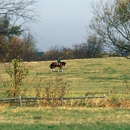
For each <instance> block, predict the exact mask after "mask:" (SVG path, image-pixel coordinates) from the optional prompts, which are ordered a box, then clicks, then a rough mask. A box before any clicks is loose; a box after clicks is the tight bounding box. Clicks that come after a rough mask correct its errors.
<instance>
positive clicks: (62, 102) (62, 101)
mask: <svg viewBox="0 0 130 130" xmlns="http://www.w3.org/2000/svg"><path fill="white" fill-rule="evenodd" d="M63 105H64V100H63V97H61V106H63Z"/></svg>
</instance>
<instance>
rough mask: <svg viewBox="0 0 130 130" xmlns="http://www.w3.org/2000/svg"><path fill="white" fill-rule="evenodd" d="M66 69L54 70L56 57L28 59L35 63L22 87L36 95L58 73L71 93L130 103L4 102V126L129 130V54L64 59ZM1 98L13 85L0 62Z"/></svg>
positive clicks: (0, 113)
mask: <svg viewBox="0 0 130 130" xmlns="http://www.w3.org/2000/svg"><path fill="white" fill-rule="evenodd" d="M64 61H65V62H66V63H67V66H66V67H65V68H64V71H63V72H57V70H58V68H57V69H56V71H55V72H51V71H50V68H49V65H50V64H51V62H52V61H41V62H26V63H24V64H26V65H27V66H32V67H33V68H32V70H30V73H29V76H28V78H27V79H25V81H24V84H23V86H20V87H21V90H22V89H25V88H27V91H26V93H25V94H23V96H25V97H35V96H36V94H35V91H36V88H37V87H41V88H45V87H46V86H48V83H52V85H53V82H55V79H56V78H57V77H59V78H61V79H62V80H63V81H64V82H66V83H67V84H68V90H69V93H67V95H66V96H67V97H73V96H85V95H86V93H89V94H94V95H103V94H105V95H106V97H107V99H111V101H113V102H115V103H116V101H117V100H123V101H126V102H124V103H125V104H126V105H128V107H120V108H118V107H87V106H86V107H81V106H76V107H68V106H63V107H50V108H49V107H22V108H19V107H15V106H12V107H8V105H7V106H6V105H5V106H3V105H1V106H0V129H1V130H25V129H26V130H36V129H37V130H86V129H87V130H97V129H98V130H99V129H102V130H129V129H130V124H129V121H130V108H129V107H130V87H129V86H130V83H129V80H130V69H129V66H130V61H129V60H128V59H125V58H120V57H118V58H116V57H114V58H96V59H95V58H93V59H75V60H64ZM0 79H1V82H0V98H2V97H5V92H6V90H8V89H9V87H4V86H3V81H6V80H7V79H9V76H8V75H7V74H6V72H5V65H3V64H0Z"/></svg>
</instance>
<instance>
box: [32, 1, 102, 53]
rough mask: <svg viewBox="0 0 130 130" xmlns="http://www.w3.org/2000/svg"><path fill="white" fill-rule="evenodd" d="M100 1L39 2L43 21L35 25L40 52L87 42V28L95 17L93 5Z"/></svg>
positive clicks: (39, 13) (38, 5) (39, 10)
mask: <svg viewBox="0 0 130 130" xmlns="http://www.w3.org/2000/svg"><path fill="white" fill-rule="evenodd" d="M92 1H93V2H98V1H99V2H100V0H39V2H38V3H37V8H38V15H39V16H40V18H41V20H40V21H39V22H38V24H37V25H33V29H34V32H35V33H36V35H37V39H38V43H37V47H38V48H39V50H40V51H46V50H49V49H50V48H51V47H52V46H65V47H72V45H73V44H78V43H83V42H86V39H85V37H86V35H87V31H86V26H88V24H89V23H90V20H91V18H92V16H93V14H92V8H91V4H90V3H92Z"/></svg>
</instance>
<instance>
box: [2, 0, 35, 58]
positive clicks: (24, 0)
mask: <svg viewBox="0 0 130 130" xmlns="http://www.w3.org/2000/svg"><path fill="white" fill-rule="evenodd" d="M36 2H37V0H0V58H1V59H4V60H5V57H6V54H7V51H8V50H11V48H9V45H8V44H9V43H10V41H11V39H12V38H13V37H14V36H20V35H21V34H23V32H24V31H26V30H29V23H30V22H35V21H36V12H35V9H34V6H33V5H34V4H35V3H36ZM18 44H19V43H18ZM18 44H17V45H18ZM12 45H13V44H11V46H12Z"/></svg>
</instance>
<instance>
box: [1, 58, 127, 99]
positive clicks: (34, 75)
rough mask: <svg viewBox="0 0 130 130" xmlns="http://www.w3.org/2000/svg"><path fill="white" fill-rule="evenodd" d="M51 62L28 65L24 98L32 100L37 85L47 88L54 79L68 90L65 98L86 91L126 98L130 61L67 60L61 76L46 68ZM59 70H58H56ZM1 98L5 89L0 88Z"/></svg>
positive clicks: (80, 94) (82, 94)
mask: <svg viewBox="0 0 130 130" xmlns="http://www.w3.org/2000/svg"><path fill="white" fill-rule="evenodd" d="M51 62H52V61H41V62H28V63H25V64H27V66H32V67H33V69H32V70H31V71H30V74H29V76H28V78H27V79H26V80H25V83H24V85H23V86H21V89H22V88H28V89H29V90H28V92H27V94H26V96H35V89H36V87H38V85H39V84H40V86H41V87H43V88H44V87H46V86H47V82H54V80H55V79H56V77H60V78H62V80H63V81H64V82H66V83H67V84H68V85H69V87H68V89H69V95H68V96H84V95H85V94H86V93H87V92H88V91H89V92H92V93H95V92H96V93H99V94H107V96H109V93H114V92H115V93H116V94H115V95H117V96H118V97H122V98H123V97H125V96H127V97H129V94H127V93H130V90H129V89H130V88H129V80H130V69H129V66H130V61H129V60H128V59H125V58H101V59H100V58H97V59H77V60H66V61H65V62H66V63H67V66H66V67H65V68H64V71H63V72H59V73H58V72H57V71H56V72H51V71H50V68H49V65H50V63H51ZM0 66H1V67H0V68H1V69H0V74H1V77H2V78H1V79H4V80H5V79H6V78H7V77H8V75H7V74H6V73H5V67H4V66H3V65H2V64H0ZM57 69H58V68H57ZM126 82H127V83H126ZM0 87H1V90H0V97H4V95H3V93H4V91H5V90H6V89H9V88H7V87H6V88H5V87H3V84H2V81H1V84H0Z"/></svg>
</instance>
